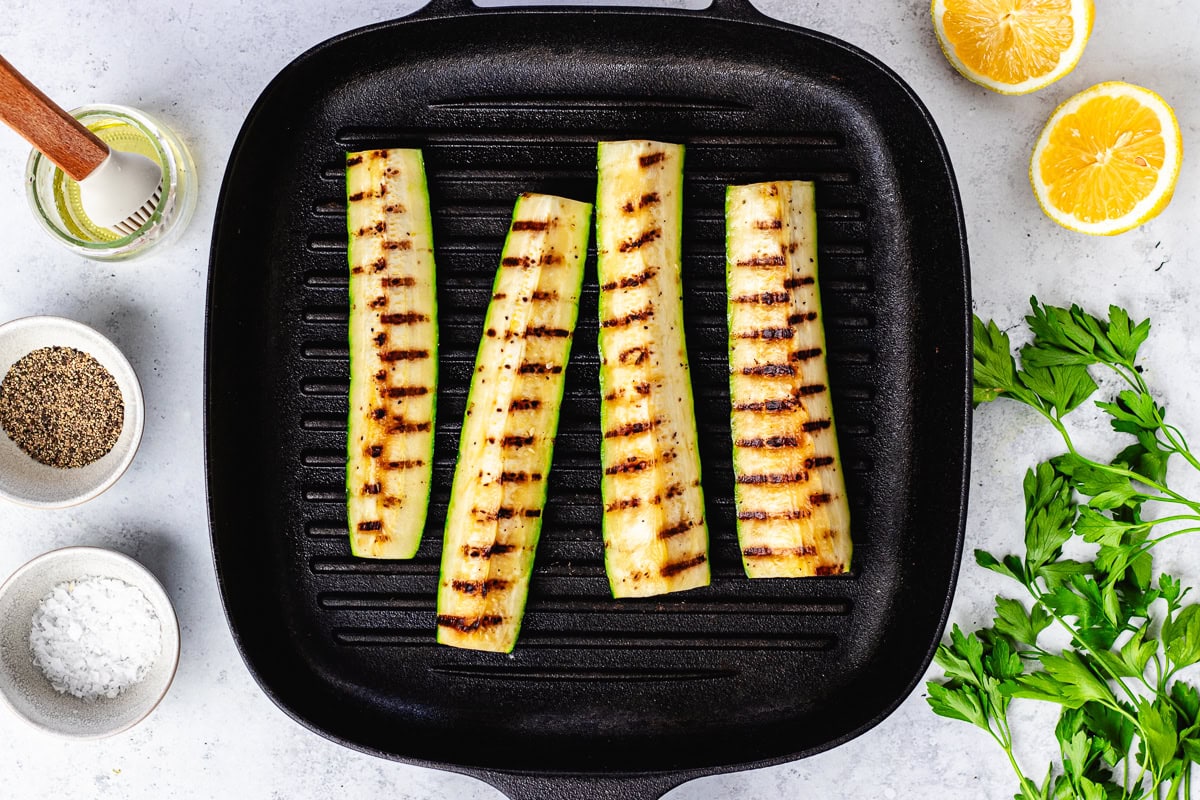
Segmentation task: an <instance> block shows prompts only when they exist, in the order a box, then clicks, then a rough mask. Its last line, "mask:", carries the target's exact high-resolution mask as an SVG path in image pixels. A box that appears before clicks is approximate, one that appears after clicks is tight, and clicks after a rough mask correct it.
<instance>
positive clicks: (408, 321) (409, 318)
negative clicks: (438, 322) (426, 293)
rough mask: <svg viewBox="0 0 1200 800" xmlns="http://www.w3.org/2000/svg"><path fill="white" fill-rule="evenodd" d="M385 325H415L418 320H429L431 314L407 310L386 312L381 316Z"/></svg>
mask: <svg viewBox="0 0 1200 800" xmlns="http://www.w3.org/2000/svg"><path fill="white" fill-rule="evenodd" d="M379 321H380V322H381V323H382V324H384V325H414V324H416V323H418V322H428V321H429V315H428V314H422V313H421V312H420V311H407V312H405V313H403V314H384V315H382V316H380V317H379Z"/></svg>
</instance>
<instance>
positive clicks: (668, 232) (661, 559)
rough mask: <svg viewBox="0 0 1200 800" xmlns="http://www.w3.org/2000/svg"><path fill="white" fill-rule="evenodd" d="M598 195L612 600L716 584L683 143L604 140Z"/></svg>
mask: <svg viewBox="0 0 1200 800" xmlns="http://www.w3.org/2000/svg"><path fill="white" fill-rule="evenodd" d="M598 161H599V164H598V167H599V188H598V192H597V201H596V206H597V208H596V229H597V237H596V238H597V241H596V249H597V253H598V271H599V278H600V393H601V402H600V425H601V430H602V431H603V439H602V444H601V464H602V467H603V469H604V474H603V477H602V494H603V502H604V547H605V550H604V553H605V567H606V569H607V571H608V579H609V584H610V586H611V588H612V593H613V596H614V597H643V596H648V595H656V594H663V593H665V592H675V591H680V590H683V589H691V588H694V587H697V586H705V585H707V584H708V582H709V565H708V527H707V525H706V524H705V521H704V495H703V492H702V490H701V487H700V457H699V454H698V452H697V449H696V439H697V437H696V418H695V412H694V410H693V404H692V386H691V379H690V374H689V370H688V359H687V349H686V347H685V345H684V334H683V283H682V279H681V276H680V237H681V231H682V216H683V212H682V203H683V147H682V146H681V145H674V144H663V143H660V142H647V141H628V142H601V143H600V147H599V158H598Z"/></svg>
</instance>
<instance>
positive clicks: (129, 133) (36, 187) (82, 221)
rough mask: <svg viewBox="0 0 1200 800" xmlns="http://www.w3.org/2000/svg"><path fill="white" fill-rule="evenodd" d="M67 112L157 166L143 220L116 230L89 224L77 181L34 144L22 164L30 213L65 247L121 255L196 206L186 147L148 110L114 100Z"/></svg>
mask: <svg viewBox="0 0 1200 800" xmlns="http://www.w3.org/2000/svg"><path fill="white" fill-rule="evenodd" d="M71 114H72V115H73V116H74V117H75V118H76V119H78V120H79V121H80V122H82V123H83V124H84V125H86V126H87V127H88V128H89V129H90V130H91V131H92V132H93V133H95V134H96V135H97V136H99V137H100V138H101V139H102V140H104V142H105V143H107V144H108V146H109V147H110V148H112V149H113V150H124V151H129V152H134V153H139V154H141V155H143V156H146V157H147V158H149V159H151V160H152V161H157V162H158V163H159V164H160V165H161V166H162V171H163V182H162V200H161V201H160V202H159V204H158V207H157V208H156V209H155V210H154V213H153V214H152V215H151V216H150V219H148V220H147V221H146V223H145V224H144V225H142V226H141V227H140V228H138V229H137V230H136V231H134V232H133V233H131V234H128V235H122V234H120V233H117V232H116V231H113V230H110V229H108V228H101V227H98V226H96V225H94V224H93V223H92V222H91V220H89V219H88V218H87V215H86V214H84V213H83V207H82V205H81V204H80V202H79V185H78V184H77V183H76V182H75V181H73V180H71V179H70V178H69V177H67V176H66V174H64V173H63V171H62V170H60V169H59V168H58V167H57V166H55V165H54V164H53V163H51V161H50V159H48V158H46V157H45V156H44V155H42V154H41V153H39V152H38V151H37V150H34V151H33V152H32V153H31V154H30V156H29V162H28V164H27V165H26V167H25V188H26V196H27V197H28V199H29V207H30V208H31V209H32V210H33V215H34V217H35V218H36V219H37V220H38V222H40V223H41V225H42V227H43V228H45V229H46V231H47V232H48V233H49V234H50V235H51V236H52V237H53V238H55V239H57V240H58V241H59V242H61V243H62V244H64V245H65V246H66V247H67V249H69V250H71V251H72V252H75V253H78V254H79V255H81V256H86V257H87V258H92V259H96V260H99V261H121V260H124V259H128V258H133V257H134V256H137V255H142V254H143V253H145V252H146V251H148V250H150V249H151V248H152V247H156V246H158V245H161V244H163V243H164V242H169V241H173V240H174V239H175V238H176V237H178V236H179V234H180V232H181V231H182V230H183V229H184V228H185V227H186V226H187V223H188V221H189V220H190V219H191V217H192V213H193V212H194V211H195V210H196V192H197V186H196V167H195V164H193V162H192V156H191V154H190V153H188V150H187V147H186V146H185V145H184V144H183V142H182V141H181V140H180V139H179V137H177V136H176V135H175V134H174V133H173V132H172V131H171V130H170V129H169V128H167V127H165V126H163V125H162V124H161V123H159V122H158V121H157V120H155V119H154V118H153V117H151V116H150V115H148V114H146V113H145V112H142V111H137V110H136V109H132V108H127V107H125V106H119V105H109V104H105V105H87V106H81V107H79V108H76V109H74V110H73V111H71Z"/></svg>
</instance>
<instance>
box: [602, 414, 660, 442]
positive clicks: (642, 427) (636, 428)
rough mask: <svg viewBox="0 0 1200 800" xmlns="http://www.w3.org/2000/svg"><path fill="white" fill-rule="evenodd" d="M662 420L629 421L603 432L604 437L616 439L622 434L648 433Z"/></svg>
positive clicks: (622, 435)
mask: <svg viewBox="0 0 1200 800" xmlns="http://www.w3.org/2000/svg"><path fill="white" fill-rule="evenodd" d="M660 422H662V420H661V419H652V420H649V421H643V422H630V423H627V424H625V425H622V426H621V427H619V428H613V429H611V430H607V431H605V432H604V438H605V439H617V438H620V437H624V436H637V435H638V434H639V433H649V432H650V431H652V430H654V428H655V427H656V426H657V425H658V424H659V423H660Z"/></svg>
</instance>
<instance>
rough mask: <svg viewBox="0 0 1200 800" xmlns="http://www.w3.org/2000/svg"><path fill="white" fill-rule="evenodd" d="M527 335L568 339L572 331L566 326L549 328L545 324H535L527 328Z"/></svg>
mask: <svg viewBox="0 0 1200 800" xmlns="http://www.w3.org/2000/svg"><path fill="white" fill-rule="evenodd" d="M525 335H526V336H530V337H533V338H535V339H537V338H546V339H566V338H568V337H569V336H570V335H571V332H570V331H569V330H567V329H566V328H548V327H546V326H545V325H535V326H533V327H532V328H526V329H525Z"/></svg>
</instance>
